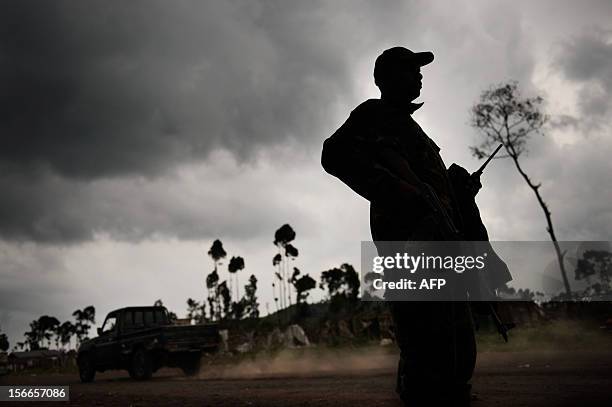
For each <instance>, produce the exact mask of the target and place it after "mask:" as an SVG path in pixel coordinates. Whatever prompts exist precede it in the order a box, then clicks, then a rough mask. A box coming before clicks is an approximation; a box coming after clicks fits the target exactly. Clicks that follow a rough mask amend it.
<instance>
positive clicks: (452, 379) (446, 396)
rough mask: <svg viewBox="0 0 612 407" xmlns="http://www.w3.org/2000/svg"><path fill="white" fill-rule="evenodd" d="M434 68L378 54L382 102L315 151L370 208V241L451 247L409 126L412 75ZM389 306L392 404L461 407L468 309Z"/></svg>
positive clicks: (429, 153)
mask: <svg viewBox="0 0 612 407" xmlns="http://www.w3.org/2000/svg"><path fill="white" fill-rule="evenodd" d="M433 59H434V56H433V54H432V53H431V52H418V53H415V52H412V51H410V50H408V49H406V48H403V47H394V48H391V49H388V50H386V51H384V52H383V53H382V54H381V55H380V56H379V57H378V58H377V59H376V63H375V67H374V81H375V83H376V85H377V86H378V88H379V89H380V91H381V98H380V99H370V100H367V101H365V102H364V103H362V104H361V105H359V106H358V107H357V108H356V109H355V110H353V112H352V113H351V115H350V117H349V118H348V120H347V121H346V122H345V123H344V124H343V125H342V126H341V127H340V128H339V129H338V130H337V131H336V132H335V133H334V134H333V135H332V136H331V137H330V138H329V139H327V140H326V141H325V143H324V147H323V155H322V158H321V162H322V165H323V167H324V168H325V170H326V171H327V172H329V173H330V174H332V175H334V176H336V177H338V178H339V179H340V180H342V181H343V182H344V183H345V184H347V185H348V186H349V187H350V188H351V189H353V190H354V191H355V192H357V193H358V194H359V195H361V196H363V197H364V198H365V199H367V200H368V201H370V227H371V231H372V238H373V240H374V241H375V242H376V241H379V242H382V241H436V240H445V241H448V240H458V239H459V234H458V230H457V228H456V227H455V225H456V224H459V223H458V222H457V221H456V220H457V219H458V216H459V214H457V213H456V209H455V207H456V205H455V204H454V202H453V199H454V198H453V192H452V186H451V184H450V180H449V177H448V174H447V170H446V167H445V165H444V162H443V161H442V158H441V157H440V154H439V150H440V148H439V147H438V146H437V145H436V143H434V142H433V141H432V140H431V139H430V138H429V137H428V136H427V135H426V134H425V133H424V132H423V130H422V129H421V128H420V127H419V125H418V124H417V123H416V122H415V121H414V120H413V119H412V117H411V115H412V113H414V111H416V110H417V109H418V108H420V107H421V105H422V103H421V104H416V103H413V101H414V100H415V99H416V98H418V97H419V95H420V93H421V86H422V82H421V80H422V78H423V76H422V74H421V67H422V66H425V65H427V64H429V63H431V62H432V61H433ZM379 252H380V247H379ZM379 254H380V253H379ZM387 299H388V298H387ZM389 305H390V309H391V313H392V315H393V319H394V323H395V328H396V339H397V343H398V346H399V348H400V362H399V367H398V378H397V392H398V393H399V395H400V397H401V399H402V400H403V401H404V402H405V403H406V404H407V405H411V406H412V405H414V406H464V405H465V406H467V405H469V400H470V386H469V384H468V382H469V380H470V378H471V377H472V372H473V370H474V365H475V361H476V343H475V340H474V330H473V325H472V318H471V314H470V309H469V305H468V304H467V303H465V302H399V301H398V302H395V301H391V302H389Z"/></svg>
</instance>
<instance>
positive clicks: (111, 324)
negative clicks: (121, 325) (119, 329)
mask: <svg viewBox="0 0 612 407" xmlns="http://www.w3.org/2000/svg"><path fill="white" fill-rule="evenodd" d="M115 326H117V317H116V316H115V315H109V316H108V317H107V318H106V321H104V325H103V326H102V333H103V334H107V333H111V332H113V331H114V330H115Z"/></svg>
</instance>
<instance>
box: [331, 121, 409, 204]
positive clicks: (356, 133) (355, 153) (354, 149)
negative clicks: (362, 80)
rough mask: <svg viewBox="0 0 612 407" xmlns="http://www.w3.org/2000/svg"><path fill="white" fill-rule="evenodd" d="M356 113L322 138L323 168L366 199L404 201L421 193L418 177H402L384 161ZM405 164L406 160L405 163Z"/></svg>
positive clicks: (384, 158) (380, 149)
mask: <svg viewBox="0 0 612 407" xmlns="http://www.w3.org/2000/svg"><path fill="white" fill-rule="evenodd" d="M365 131H366V130H364V126H360V124H359V122H358V119H357V118H356V117H355V113H353V114H351V117H349V119H348V120H347V121H346V122H345V123H344V124H343V125H342V126H341V127H340V128H339V129H338V130H337V131H336V132H335V133H334V134H333V135H332V136H331V137H330V138H328V139H327V140H325V142H324V143H323V154H322V156H321V164H322V165H323V168H324V169H325V171H327V172H328V173H330V174H331V175H333V176H335V177H337V178H338V179H340V180H341V181H342V182H344V183H345V184H346V185H348V186H349V187H350V188H351V189H352V190H353V191H355V192H357V193H358V194H359V195H361V196H362V197H364V198H365V199H367V200H368V201H371V202H372V201H385V200H388V201H389V202H392V201H395V200H399V201H403V202H404V203H405V202H406V200H407V199H409V200H414V199H419V197H420V188H419V187H418V185H419V183H420V181H418V178H417V177H416V175H414V174H413V173H412V171H410V173H411V174H412V175H413V176H414V178H413V180H406V179H403V178H405V177H400V176H398V175H397V174H395V173H394V172H392V171H391V170H390V169H389V168H388V167H387V166H386V165H383V164H386V159H387V157H384V156H382V151H383V149H382V147H380V146H376V145H374V143H371V142H368V141H367V140H368V137H367V136H368V135H367V134H364V132H365ZM405 165H406V167H407V164H405Z"/></svg>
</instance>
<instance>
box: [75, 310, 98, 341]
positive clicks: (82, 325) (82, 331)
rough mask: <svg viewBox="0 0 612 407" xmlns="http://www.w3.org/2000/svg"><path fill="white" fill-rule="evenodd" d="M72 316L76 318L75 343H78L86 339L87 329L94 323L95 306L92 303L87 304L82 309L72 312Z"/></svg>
mask: <svg viewBox="0 0 612 407" xmlns="http://www.w3.org/2000/svg"><path fill="white" fill-rule="evenodd" d="M72 316H73V317H74V318H75V320H76V323H75V325H76V331H75V334H76V337H77V345H78V344H80V343H81V342H82V341H83V340H84V339H87V337H88V335H89V329H90V328H91V326H92V325H93V324H95V323H96V308H95V307H94V306H93V305H89V306H87V307H85V308H83V309H82V310H79V309H77V310H76V311H74V312H73V313H72Z"/></svg>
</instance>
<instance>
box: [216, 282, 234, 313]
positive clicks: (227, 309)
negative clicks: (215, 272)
mask: <svg viewBox="0 0 612 407" xmlns="http://www.w3.org/2000/svg"><path fill="white" fill-rule="evenodd" d="M217 298H219V300H220V303H221V305H222V306H223V310H222V311H223V313H221V310H219V319H222V318H228V317H229V316H230V315H231V311H232V309H231V308H232V295H231V294H230V290H229V288H228V287H227V282H226V281H223V282H221V284H219V285H218V286H217Z"/></svg>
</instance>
